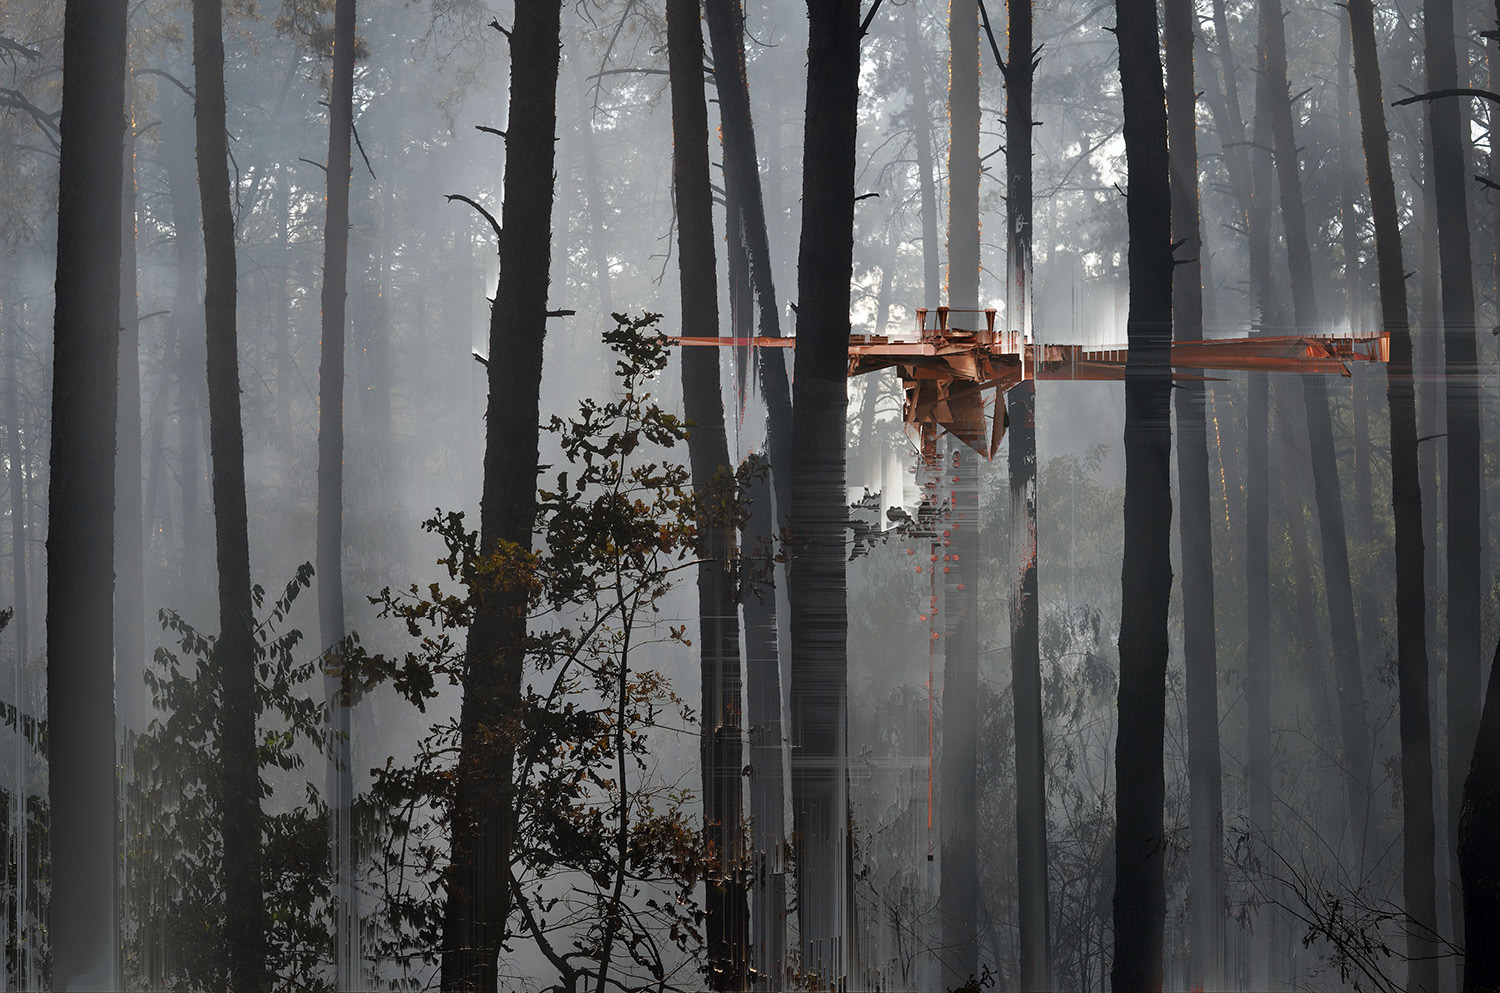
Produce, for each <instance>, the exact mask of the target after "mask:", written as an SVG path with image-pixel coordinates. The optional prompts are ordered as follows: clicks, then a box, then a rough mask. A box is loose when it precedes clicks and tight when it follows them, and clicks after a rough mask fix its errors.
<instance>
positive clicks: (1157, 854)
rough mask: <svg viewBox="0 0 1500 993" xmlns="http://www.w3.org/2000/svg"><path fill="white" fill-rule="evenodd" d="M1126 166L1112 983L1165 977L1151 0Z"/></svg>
mask: <svg viewBox="0 0 1500 993" xmlns="http://www.w3.org/2000/svg"><path fill="white" fill-rule="evenodd" d="M1116 16H1117V18H1118V20H1117V24H1118V27H1117V29H1116V35H1117V37H1118V39H1119V44H1120V90H1121V96H1122V99H1123V101H1124V105H1125V128H1124V133H1125V158H1126V166H1127V169H1128V170H1129V175H1130V188H1129V199H1128V201H1127V204H1126V210H1127V212H1128V216H1129V223H1130V253H1129V265H1130V313H1129V317H1128V320H1127V324H1126V333H1127V335H1128V337H1129V344H1130V352H1129V359H1128V361H1127V364H1126V367H1125V549H1124V564H1123V566H1122V568H1121V574H1120V586H1121V601H1120V635H1119V651H1120V691H1119V730H1118V739H1117V741H1118V743H1117V745H1116V749H1115V774H1116V791H1115V891H1114V925H1115V955H1114V964H1113V967H1112V969H1111V973H1110V985H1111V987H1112V989H1114V990H1115V991H1116V993H1125V991H1127V990H1130V991H1136V993H1139V991H1143V990H1160V989H1161V988H1162V982H1163V975H1162V940H1163V933H1164V929H1165V925H1166V879H1165V869H1166V837H1165V825H1164V824H1163V817H1164V803H1165V799H1166V781H1165V776H1164V772H1163V765H1162V761H1163V734H1164V731H1165V721H1166V703H1165V698H1166V678H1167V607H1168V603H1169V601H1170V600H1171V594H1172V562H1171V557H1170V548H1171V540H1172V539H1171V527H1172V489H1171V475H1172V470H1171V465H1170V462H1171V455H1172V424H1171V420H1170V419H1169V417H1170V415H1169V411H1168V408H1169V406H1170V404H1171V391H1172V379H1171V370H1170V368H1169V367H1168V365H1167V363H1168V361H1169V359H1170V357H1171V348H1172V194H1171V189H1170V185H1169V181H1168V176H1169V168H1168V160H1167V114H1166V93H1165V89H1164V86H1163V82H1162V67H1161V56H1160V44H1161V39H1160V35H1159V33H1158V29H1157V20H1156V8H1155V7H1154V6H1152V5H1146V6H1145V7H1142V6H1141V5H1138V4H1132V3H1129V2H1127V0H1117V3H1116Z"/></svg>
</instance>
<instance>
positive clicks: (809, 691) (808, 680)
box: [773, 0, 860, 988]
mask: <svg viewBox="0 0 1500 993" xmlns="http://www.w3.org/2000/svg"><path fill="white" fill-rule="evenodd" d="M859 15H860V4H859V2H858V0H808V4H807V19H808V50H807V110H806V117H805V140H804V145H803V147H804V155H803V180H802V242H801V247H800V250H799V254H798V260H797V296H798V300H799V301H800V309H799V310H798V314H797V349H796V366H795V376H794V377H793V394H792V409H793V419H792V479H791V491H792V492H791V535H790V538H791V542H792V547H791V556H792V558H791V561H790V563H789V569H788V573H789V576H790V579H791V591H790V592H791V597H790V601H791V622H792V666H791V676H792V678H791V716H792V747H793V751H792V756H793V758H792V767H791V768H792V808H793V809H792V816H793V824H794V826H795V830H796V838H795V843H796V846H797V899H798V906H799V910H800V916H801V925H802V926H801V935H802V966H803V969H804V970H806V971H807V972H808V973H810V974H812V975H814V976H816V977H817V978H816V980H815V982H816V983H817V985H818V986H819V987H820V988H825V987H833V986H835V985H836V984H837V985H842V984H843V983H844V982H845V981H846V977H848V976H849V975H850V974H851V973H852V972H853V962H852V961H851V957H850V954H849V950H850V948H851V944H852V939H853V922H852V921H851V920H849V919H848V914H849V898H850V894H851V893H852V889H851V885H852V884H851V880H850V878H849V847H848V846H849V833H848V831H849V820H848V819H849V802H848V779H847V776H848V764H847V749H848V742H847V737H846V735H847V732H846V726H847V694H848V683H847V674H848V646H847V638H848V625H849V618H848V612H847V611H848V605H847V596H848V590H847V586H846V578H845V574H844V533H845V528H846V527H847V519H848V509H847V508H846V507H845V505H844V416H845V412H846V408H847V404H848V399H847V398H848V392H847V390H848V384H847V378H846V377H847V374H848V367H849V354H848V353H849V285H850V279H851V278H852V275H853V271H854V160H855V155H854V149H855V138H856V134H857V130H858V108H859V63H860V59H859V24H860V17H859ZM773 458H774V454H773Z"/></svg>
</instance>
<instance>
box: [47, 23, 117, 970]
mask: <svg viewBox="0 0 1500 993" xmlns="http://www.w3.org/2000/svg"><path fill="white" fill-rule="evenodd" d="M125 7H126V4H125V0H108V2H99V0H95V2H91V3H88V4H85V3H82V2H80V0H71V2H69V3H68V4H67V6H66V8H65V11H64V15H63V97H62V118H61V122H62V152H61V163H60V165H59V176H58V208H57V295H56V300H57V304H56V306H57V310H56V316H55V324H54V335H55V337H54V340H53V356H54V366H53V387H52V468H51V481H50V486H49V489H48V494H47V511H48V520H49V522H50V526H49V527H48V533H47V681H48V685H50V686H52V687H54V689H56V688H58V687H67V692H66V693H63V692H53V693H50V694H48V697H47V720H48V727H49V731H50V733H49V736H48V737H49V742H50V747H49V760H50V761H49V769H50V773H49V791H50V795H51V802H52V806H51V819H50V832H49V834H50V837H51V847H52V876H51V883H52V898H51V926H50V928H49V935H50V937H51V944H52V963H53V965H52V988H53V989H58V990H108V989H117V988H118V976H117V975H116V955H115V949H116V948H117V947H118V944H119V941H118V934H117V922H116V921H115V865H116V858H115V817H114V798H115V713H114V688H115V687H114V658H113V651H112V649H113V645H112V644H111V637H110V634H111V631H112V629H113V599H112V598H113V593H114V576H113V570H110V569H108V568H101V563H100V560H99V556H100V554H101V550H108V549H112V548H113V547H114V533H113V532H114V527H113V525H114V517H113V515H114V496H115V494H114V489H115V487H114V480H115V423H116V415H117V408H116V404H117V402H118V400H117V389H118V387H117V383H118V363H119V347H120V339H119V331H120V217H121V190H122V176H121V162H122V151H123V148H124V137H125V136H124V124H125V90H124V87H125V52H126V41H125V17H126V12H125ZM107 563H108V559H107V558H106V560H105V564H106V565H107Z"/></svg>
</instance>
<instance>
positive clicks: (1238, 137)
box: [1204, 0, 1255, 292]
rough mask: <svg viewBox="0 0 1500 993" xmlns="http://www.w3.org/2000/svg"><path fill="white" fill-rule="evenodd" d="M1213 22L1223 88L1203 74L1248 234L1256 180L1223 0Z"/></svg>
mask: <svg viewBox="0 0 1500 993" xmlns="http://www.w3.org/2000/svg"><path fill="white" fill-rule="evenodd" d="M1213 21H1214V39H1215V41H1216V42H1217V48H1218V56H1219V67H1220V68H1221V69H1222V70H1223V73H1224V81H1223V87H1222V89H1220V88H1219V87H1217V86H1216V85H1215V84H1217V83H1218V78H1217V76H1216V74H1214V73H1212V72H1207V73H1204V76H1205V78H1206V79H1207V80H1208V82H1209V86H1208V88H1207V90H1206V91H1205V92H1206V95H1207V97H1208V102H1209V107H1210V109H1211V111H1212V113H1213V115H1214V127H1215V128H1216V129H1217V130H1218V134H1219V145H1220V146H1221V147H1222V148H1223V151H1224V164H1225V166H1226V167H1227V169H1228V171H1229V185H1230V187H1231V188H1232V189H1233V191H1234V197H1235V201H1236V203H1237V205H1238V219H1239V221H1240V223H1241V224H1243V225H1244V226H1245V230H1246V233H1247V234H1248V233H1249V231H1250V209H1251V198H1252V197H1253V196H1254V188H1255V180H1254V177H1253V175H1252V170H1251V166H1250V156H1249V152H1248V150H1247V146H1246V145H1245V122H1244V118H1243V116H1242V114H1241V112H1240V88H1239V79H1238V69H1237V65H1236V62H1235V58H1234V45H1233V40H1232V39H1231V38H1230V36H1229V15H1228V14H1227V13H1226V12H1225V9H1224V0H1213ZM1252 292H1253V290H1252Z"/></svg>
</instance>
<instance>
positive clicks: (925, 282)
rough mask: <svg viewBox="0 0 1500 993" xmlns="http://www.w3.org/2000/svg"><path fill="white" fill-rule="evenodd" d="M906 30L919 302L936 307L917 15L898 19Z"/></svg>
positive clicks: (939, 289)
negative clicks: (918, 207) (917, 198)
mask: <svg viewBox="0 0 1500 993" xmlns="http://www.w3.org/2000/svg"><path fill="white" fill-rule="evenodd" d="M901 20H902V23H904V24H905V26H906V65H907V69H908V70H909V71H910V73H911V108H910V110H909V113H910V114H911V123H912V131H913V132H914V135H913V140H914V142H915V144H916V146H917V190H918V192H919V193H920V195H921V198H922V199H921V204H922V301H923V304H924V305H925V306H928V307H936V306H937V305H938V304H939V303H941V302H942V299H943V286H942V275H941V270H940V268H939V255H938V234H937V215H938V208H937V190H936V188H935V187H934V184H933V178H932V118H931V113H932V107H931V105H930V104H929V103H928V101H927V49H926V46H924V45H923V44H922V35H921V31H920V29H919V27H918V24H917V21H918V20H919V18H918V16H917V12H916V10H915V9H913V10H912V11H911V12H910V13H907V14H904V15H902V18H901Z"/></svg>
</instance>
